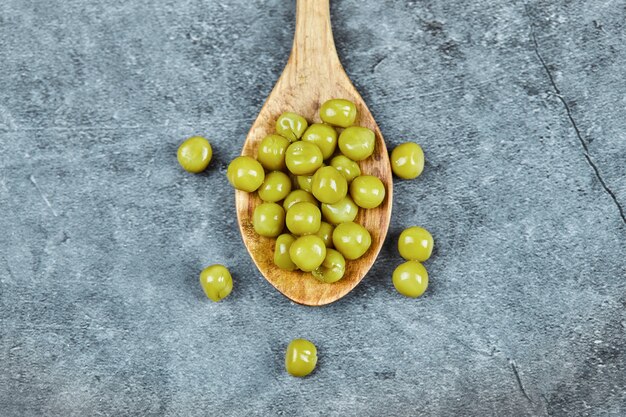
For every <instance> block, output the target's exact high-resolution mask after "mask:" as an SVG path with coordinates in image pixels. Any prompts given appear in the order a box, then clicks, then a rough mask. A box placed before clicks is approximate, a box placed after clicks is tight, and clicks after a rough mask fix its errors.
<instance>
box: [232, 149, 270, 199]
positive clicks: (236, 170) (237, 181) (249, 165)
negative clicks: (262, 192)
mask: <svg viewBox="0 0 626 417" xmlns="http://www.w3.org/2000/svg"><path fill="white" fill-rule="evenodd" d="M226 176H227V177H228V181H229V182H230V183H231V184H232V186H233V187H235V188H236V189H238V190H242V191H247V192H249V193H251V192H253V191H256V189H257V188H259V187H260V186H261V184H263V180H265V171H263V167H262V166H261V164H259V163H258V161H256V160H255V159H254V158H251V157H249V156H238V157H237V158H235V159H233V160H232V162H231V163H230V164H229V165H228V170H227V172H226Z"/></svg>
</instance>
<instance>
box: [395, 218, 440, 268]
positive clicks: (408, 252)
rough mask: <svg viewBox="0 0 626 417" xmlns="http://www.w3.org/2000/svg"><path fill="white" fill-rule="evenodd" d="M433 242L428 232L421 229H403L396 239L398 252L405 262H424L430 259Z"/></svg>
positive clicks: (416, 227) (417, 227)
mask: <svg viewBox="0 0 626 417" xmlns="http://www.w3.org/2000/svg"><path fill="white" fill-rule="evenodd" d="M434 245H435V242H434V240H433V236H432V235H431V234H430V232H429V231H428V230H426V229H424V228H423V227H419V226H413V227H409V228H407V229H404V230H403V231H402V233H400V238H399V239H398V252H400V256H402V257H403V258H404V259H406V260H407V261H420V262H424V261H425V260H427V259H428V258H430V255H431V253H432V252H433V247H434Z"/></svg>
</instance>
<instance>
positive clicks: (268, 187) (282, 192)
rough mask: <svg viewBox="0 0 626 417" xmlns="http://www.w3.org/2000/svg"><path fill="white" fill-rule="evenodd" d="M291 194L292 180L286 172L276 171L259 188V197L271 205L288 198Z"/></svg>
mask: <svg viewBox="0 0 626 417" xmlns="http://www.w3.org/2000/svg"><path fill="white" fill-rule="evenodd" d="M290 192H291V178H289V176H288V175H287V174H285V173H284V172H280V171H274V172H270V173H269V174H267V175H266V176H265V181H263V184H262V185H261V187H259V197H261V200H263V201H267V202H269V203H275V202H277V201H280V200H282V199H283V198H285V197H287V195H289V193H290Z"/></svg>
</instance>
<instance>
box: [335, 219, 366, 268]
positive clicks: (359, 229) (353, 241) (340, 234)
mask: <svg viewBox="0 0 626 417" xmlns="http://www.w3.org/2000/svg"><path fill="white" fill-rule="evenodd" d="M333 244H334V245H335V249H337V250H338V251H339V252H341V254H342V255H343V256H344V258H346V259H350V260H354V259H358V258H360V257H361V256H363V255H364V254H365V252H367V250H368V249H369V248H370V246H371V245H372V237H371V236H370V233H369V232H368V231H367V229H366V228H364V227H363V226H361V225H360V224H358V223H354V222H348V223H341V224H339V225H338V226H337V227H335V230H334V231H333Z"/></svg>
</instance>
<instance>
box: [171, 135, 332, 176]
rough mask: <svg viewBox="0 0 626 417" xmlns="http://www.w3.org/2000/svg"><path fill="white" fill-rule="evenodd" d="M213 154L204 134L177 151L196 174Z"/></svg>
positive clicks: (179, 161)
mask: <svg viewBox="0 0 626 417" xmlns="http://www.w3.org/2000/svg"><path fill="white" fill-rule="evenodd" d="M331 129H332V128H331ZM333 130H334V129H333ZM336 135H337V134H336V133H335V142H336V139H337V136H336ZM212 156H213V149H212V148H211V144H210V143H209V141H208V140H206V139H205V138H203V137H202V136H193V137H190V138H189V139H187V140H186V141H184V142H183V143H182V144H181V145H180V146H179V147H178V152H177V157H178V163H179V164H180V166H182V167H183V169H184V170H185V171H188V172H192V173H194V174H197V173H199V172H202V171H204V170H205V169H206V167H207V166H208V165H209V162H211V157H212Z"/></svg>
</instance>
